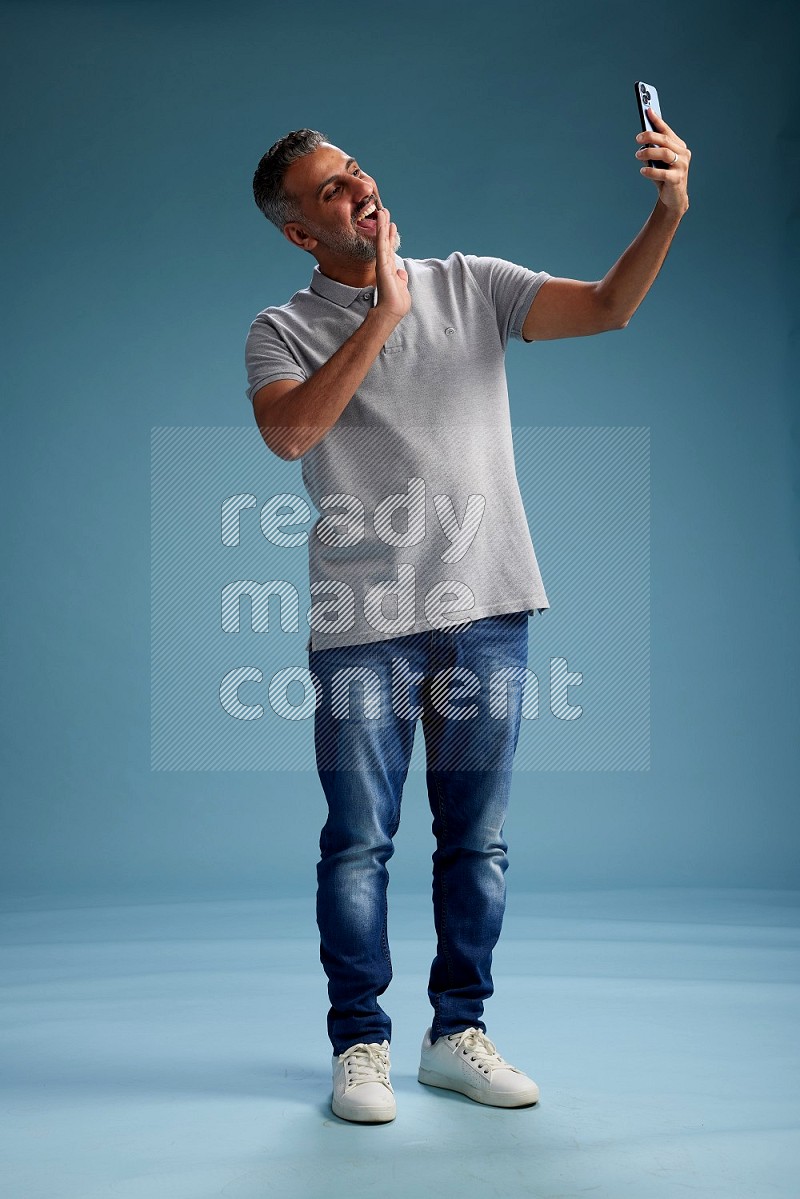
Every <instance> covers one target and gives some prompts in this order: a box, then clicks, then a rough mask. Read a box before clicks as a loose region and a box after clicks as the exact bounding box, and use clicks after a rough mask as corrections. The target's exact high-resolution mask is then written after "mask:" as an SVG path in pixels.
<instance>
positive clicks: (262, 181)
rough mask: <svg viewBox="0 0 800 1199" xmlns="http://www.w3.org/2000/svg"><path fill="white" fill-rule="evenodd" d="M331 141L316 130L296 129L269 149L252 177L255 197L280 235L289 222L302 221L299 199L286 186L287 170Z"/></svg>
mask: <svg viewBox="0 0 800 1199" xmlns="http://www.w3.org/2000/svg"><path fill="white" fill-rule="evenodd" d="M327 140H328V138H327V137H326V136H325V134H324V133H319V132H318V130H316V129H295V130H293V132H292V133H287V134H286V136H285V137H282V138H280V139H279V140H278V141H277V142H275V145H274V146H270V148H269V150H267V152H266V154H265V155H264V157H263V158H262V159H261V161H260V162H259V164H258V166H257V167H256V172H255V174H254V175H253V197H254V198H255V202H256V204H257V205H258V207H259V208H260V210H261V211H262V212H263V213H264V216H265V217H266V218H267V220H268V221H272V223H273V225H275V226H276V227H277V228H278V229H279V230H280V231H281V233H283V226H284V225H285V224H286V223H287V221H300V220H302V216H301V213H300V210H299V205H298V200H297V197H296V196H293V195H292V194H291V192H287V191H286V190H285V188H284V186H283V180H284V177H285V175H286V171H287V169H288V168H289V167H290V166H291V164H292V163H293V162H296V161H297V159H298V158H304V157H305V155H306V154H311V153H312V152H313V151H314V150H316V148H317V146H319V145H321V144H322V142H327Z"/></svg>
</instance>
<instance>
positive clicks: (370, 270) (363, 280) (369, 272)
mask: <svg viewBox="0 0 800 1199" xmlns="http://www.w3.org/2000/svg"><path fill="white" fill-rule="evenodd" d="M317 263H318V265H319V269H320V271H321V272H322V274H323V275H325V276H326V277H327V278H328V279H333V280H334V281H335V282H336V283H345V284H346V285H347V286H348V287H374V286H375V281H376V274H375V262H374V260H373V261H372V262H342V260H341V259H329V258H326V259H324V260H323V259H317Z"/></svg>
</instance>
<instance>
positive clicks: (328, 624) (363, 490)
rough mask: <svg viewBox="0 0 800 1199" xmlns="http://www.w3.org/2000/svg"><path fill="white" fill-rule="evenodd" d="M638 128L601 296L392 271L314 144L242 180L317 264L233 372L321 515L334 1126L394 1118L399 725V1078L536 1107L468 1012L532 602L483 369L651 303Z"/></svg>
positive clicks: (409, 263)
mask: <svg viewBox="0 0 800 1199" xmlns="http://www.w3.org/2000/svg"><path fill="white" fill-rule="evenodd" d="M649 115H650V119H651V121H652V124H653V126H654V129H655V132H654V133H649V134H648V135H647V139H646V140H647V142H648V143H649V146H648V148H647V149H646V150H642V149H639V150H637V151H636V153H637V156H638V157H639V159H640V161H641V160H642V159H646V160H648V161H657V162H658V163H659V166H658V167H649V166H648V167H644V168H642V174H644V175H645V177H646V178H649V179H651V180H652V181H653V182H654V184H655V185H656V187H657V188H658V191H659V197H658V201H657V203H656V206H655V209H654V210H653V212H652V214H651V215H650V217H649V219H648V220H647V222H646V224H645V225H644V227H643V228H642V230H641V232H640V233H639V234H638V236H637V238H636V240H635V241H634V242H633V243H632V244H631V245H630V246H629V247H628V249H627V250H626V251H625V252H624V254H623V255H622V256H621V258H620V259H619V260H618V262H616V263H615V265H614V266H613V267H612V268H611V270H610V271H609V272H608V273H607V275H606V276H605V277H604V278H603V279H602V280H600V281H597V282H583V281H581V280H576V279H564V278H556V277H553V276H552V275H550V274H548V273H547V272H546V271H538V272H537V271H532V270H529V269H528V268H526V267H522V266H518V265H516V264H514V263H509V262H506V261H504V260H502V259H497V258H481V257H476V256H474V255H468V254H462V253H460V252H454V253H453V254H451V255H450V257H449V258H447V259H446V260H439V259H410V258H405V259H404V258H401V257H400V256H399V254H397V250H398V248H399V246H400V235H399V232H398V230H397V226H396V225H395V224H394V222H392V221H391V219H390V216H391V214H390V212H389V210H388V209H387V208H386V207H385V206H384V205H383V203H382V200H381V196H380V192H379V189H378V186H377V183H376V182H375V180H374V179H373V178H371V177H370V176H369V175H368V174H367V173H366V172H365V171H364V170H363V169H362V167H361V166H360V164H359V163H358V162H357V161H356V160H355V159H354V158H352V157H350V156H349V155H348V154H346V153H345V152H344V151H343V150H341V149H339V148H338V147H337V146H335V145H333V144H332V143H330V142H329V141H328V140H327V138H326V137H325V136H324V135H323V134H321V133H318V132H317V131H315V130H309V129H301V130H296V131H294V132H292V133H289V134H287V135H286V136H285V137H283V138H281V139H280V141H278V142H276V143H275V144H274V145H273V146H272V147H271V149H270V150H269V151H268V152H267V153H266V154H265V155H264V157H263V158H262V159H261V161H260V163H259V165H258V168H257V170H256V172H255V176H254V179H253V191H254V196H255V200H256V203H257V205H258V207H259V209H260V210H261V211H262V212H263V213H264V215H265V216H266V217H267V218H268V219H269V220H270V221H272V222H273V223H274V224H275V225H276V227H277V228H278V229H279V230H280V231H281V232H282V233H283V235H284V236H285V237H286V238H287V239H288V240H289V241H290V242H291V243H292V244H293V245H295V246H298V247H299V248H301V249H303V250H305V251H307V252H308V253H309V254H311V255H312V257H313V258H314V259H316V266H315V267H314V271H313V275H312V279H311V282H310V286H309V287H308V288H306V289H304V290H303V291H300V292H297V293H295V295H294V296H293V297H292V299H291V300H290V301H289V302H288V303H287V304H284V305H282V306H280V307H271V308H267V309H265V310H264V311H263V312H261V313H259V315H258V316H257V317H256V318H255V320H254V321H253V323H252V325H251V327H250V332H249V334H248V337H247V345H246V365H247V371H248V381H249V387H248V396H249V398H250V399H251V400H252V402H253V408H254V413H255V417H256V421H257V422H258V425H259V428H260V430H261V433H262V436H263V438H264V440H265V442H266V444H267V446H268V447H269V448H270V449H271V450H272V451H273V452H274V453H276V454H277V455H278V456H279V457H281V458H284V459H287V460H296V459H300V460H301V463H302V472H303V479H304V482H305V485H306V488H307V490H308V492H309V495H310V496H311V498H312V500H313V502H314V504H315V506H316V507H317V509H318V511H319V513H320V515H319V518H318V520H317V521H316V522H315V526H314V530H313V531H312V534H311V535H310V537H309V572H310V586H311V592H312V595H313V596H314V597H315V602H314V603H312V606H311V609H310V610H309V624H310V627H311V635H310V637H309V641H308V644H307V646H306V649H307V651H308V655H309V672H310V675H311V678H312V680H313V683H314V687H315V689H316V691H317V696H316V698H317V707H316V710H315V726H314V738H315V752H316V761H317V769H318V772H319V777H320V781H321V783H322V786H323V790H324V792H325V796H326V799H327V804H328V818H327V821H326V823H325V826H324V828H323V829H322V833H321V836H320V861H319V863H318V866H317V921H318V925H319V930H320V960H321V962H322V964H323V967H324V969H325V973H326V975H327V978H328V994H329V998H330V1002H331V1007H330V1010H329V1012H328V1034H329V1037H330V1041H331V1045H332V1048H333V1055H332V1067H333V1098H332V1108H333V1111H334V1112H335V1113H336V1114H337V1115H338V1116H340V1117H342V1118H344V1119H346V1120H352V1121H357V1122H363V1123H368V1122H375V1123H382V1122H386V1121H389V1120H392V1119H394V1117H395V1114H396V1106H395V1097H394V1093H393V1090H392V1085H391V1080H390V1058H389V1050H390V1041H391V1021H390V1019H389V1017H388V1015H387V1014H386V1013H385V1012H384V1011H383V1009H382V1008H381V1006H380V1005H379V1003H378V998H379V996H380V995H382V994H383V992H384V991H385V990H386V988H387V987H388V985H389V982H390V980H391V977H392V968H391V958H390V954H389V944H388V937H387V884H388V872H387V869H386V863H387V861H388V859H389V858H390V857H391V855H392V852H393V837H394V835H395V833H396V831H397V828H398V826H399V821H400V799H401V794H402V790H403V785H404V782H405V779H406V774H407V770H408V765H409V760H410V756H411V751H412V747H413V738H414V731H415V727H416V723H417V720H418V719H421V721H422V726H423V732H424V737H425V749H426V766H427V771H426V782H427V789H428V797H429V801H430V806H431V812H432V815H433V833H434V836H435V839H436V850H435V852H434V854H433V909H434V923H435V928H436V934H437V951H436V957H435V958H434V960H433V963H432V966H431V972H430V980H429V987H428V995H429V998H430V1002H431V1005H432V1007H433V1013H434V1014H433V1020H432V1023H431V1027H430V1028H429V1029H428V1030H427V1032H426V1033H425V1035H424V1038H423V1043H422V1051H421V1061H420V1069H419V1074H418V1078H419V1080H420V1082H423V1083H426V1084H429V1085H431V1086H434V1087H440V1088H444V1089H450V1090H455V1091H459V1092H461V1093H462V1094H465V1095H467V1096H468V1097H469V1098H471V1099H473V1100H475V1101H477V1102H480V1103H486V1104H490V1105H493V1106H497V1107H520V1106H525V1105H528V1104H532V1103H535V1102H536V1101H537V1099H538V1096H539V1090H538V1087H537V1085H536V1083H535V1082H533V1081H532V1080H531V1079H530V1078H528V1077H527V1076H526V1075H525V1074H524V1073H523V1072H522V1071H521V1070H519V1069H518V1068H517V1067H514V1066H512V1065H511V1064H510V1063H509V1062H507V1061H506V1060H505V1059H504V1058H502V1057H501V1056H500V1054H499V1053H498V1052H497V1049H496V1047H495V1045H494V1044H493V1043H492V1041H490V1040H489V1038H488V1036H487V1032H486V1025H485V1024H484V1022H483V1020H482V1015H483V1004H484V1000H485V999H487V998H488V997H489V996H490V995H491V994H492V993H493V983H492V977H491V961H492V950H493V948H494V946H495V944H496V943H497V940H498V938H499V935H500V930H501V925H502V918H503V912H504V908H505V885H504V875H505V871H506V868H507V865H508V859H507V856H506V850H507V848H508V846H507V844H506V842H505V841H504V839H503V822H504V818H505V814H506V809H507V803H508V796H509V790H510V783H511V767H512V761H513V756H514V752H515V749H516V745H517V738H518V733H519V727H520V717H521V714H522V710H523V696H524V681H525V675H526V673H527V671H526V665H527V650H528V615H529V614H533V612H534V611H536V610H538V611H539V612H542V611H543V610H544V609H545V608H547V607H549V604H548V600H547V596H546V594H545V591H544V587H543V584H542V580H541V576H540V574H539V568H538V564H537V562H536V556H535V553H534V551H533V545H532V542H531V539H530V533H529V530H528V527H527V522H526V518H525V513H524V509H523V506H522V501H521V497H520V493H519V487H518V484H517V479H516V473H515V468H514V459H513V447H512V442H511V429H510V422H509V409H508V394H507V390H506V380H505V370H504V355H505V350H506V346H507V343H508V339H509V338H510V337H513V338H515V339H518V340H519V339H521V340H524V341H526V342H530V341H543V340H549V339H553V338H559V337H578V336H587V335H590V334H594V333H601V332H605V331H608V330H612V329H622V328H624V327H625V326H626V325H627V324H628V322H629V320H630V318H631V316H632V315H633V313H634V312H635V311H636V309H637V308H638V306H639V304H640V303H641V301H642V299H643V297H644V296H645V295H646V293H647V291H648V289H649V288H650V286H651V284H652V283H653V280H654V279H655V277H656V275H657V274H658V271H659V269H660V267H661V264H662V263H663V261H664V258H665V256H666V254H667V250H668V248H669V245H670V243H671V240H672V237H673V235H674V233H675V230H676V229H677V227H678V224H679V222H680V220H681V218H682V216H683V214H684V213H685V212H686V210H687V209H688V206H689V203H688V196H687V177H688V168H689V160H690V157H691V154H690V151H689V150H688V148H687V147H686V144H685V142H683V141H682V140H681V139H680V138H679V137H678V136H677V134H675V133H674V131H673V130H672V129H670V128H669V126H668V125H666V123H665V122H664V121H662V120H661V118H660V117H658V116H657V115H656V114H655V113H653V112H652V111H650V112H649ZM638 140H639V142H640V143H641V142H644V141H645V138H644V137H643V136H640V137H639V138H638ZM650 146H652V147H653V148H650ZM662 164H663V165H662ZM425 204H426V205H427V206H428V208H429V210H430V211H431V212H436V211H438V210H441V208H442V207H443V205H442V202H441V198H438V197H431V196H429V195H426V197H425ZM387 492H388V494H387ZM398 517H400V520H399V522H398V520H397V518H398ZM398 526H400V527H398ZM316 597H321V598H320V599H319V601H317V599H316ZM387 600H388V601H389V611H387ZM353 682H356V683H357V684H358V687H359V688H360V689H361V691H360V694H361V700H360V701H359V700H358V699H356V698H355V697H354V695H353V694H351V692H352V691H353V689H352V687H351V684H352V683H353ZM356 691H358V688H357V689H356Z"/></svg>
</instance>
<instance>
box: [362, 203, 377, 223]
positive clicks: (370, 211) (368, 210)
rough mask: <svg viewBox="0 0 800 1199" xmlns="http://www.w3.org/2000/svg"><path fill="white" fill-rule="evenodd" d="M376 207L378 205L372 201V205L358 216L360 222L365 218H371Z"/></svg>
mask: <svg viewBox="0 0 800 1199" xmlns="http://www.w3.org/2000/svg"><path fill="white" fill-rule="evenodd" d="M376 207H377V205H376V203H375V201H374V200H371V201H370V203H369V204H368V205H367V207H366V208H365V209H363V211H362V212H360V213H359V214H358V220H359V221H363V220H364V217H367V216H371V214H372V213H373V212H374V211H375V209H376Z"/></svg>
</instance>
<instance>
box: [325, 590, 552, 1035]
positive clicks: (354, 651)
mask: <svg viewBox="0 0 800 1199" xmlns="http://www.w3.org/2000/svg"><path fill="white" fill-rule="evenodd" d="M527 661H528V614H527V612H513V613H510V614H507V615H502V616H489V617H484V618H483V619H479V620H475V621H473V622H472V623H471V624H470V625H469V627H466V628H465V626H464V625H460V626H452V627H451V628H449V629H440V630H434V631H432V632H425V633H413V634H410V635H408V636H404V637H393V638H391V639H388V640H385V641H377V642H370V643H368V644H365V645H356V646H344V647H341V648H335V649H325V650H309V670H310V671H311V672H312V674H313V675H315V676H316V679H317V680H318V683H319V684H321V688H320V687H317V691H318V696H319V700H318V706H317V709H316V713H315V719H314V741H315V750H316V760H317V769H318V772H319V777H320V781H321V783H322V787H323V790H324V792H325V796H326V799H327V802H328V818H327V821H326V823H325V825H324V827H323V829H322V832H321V835H320V861H319V863H318V865H317V923H318V926H319V932H320V961H321V963H322V966H323V969H324V971H325V974H326V975H327V978H328V997H329V999H330V1003H331V1007H330V1010H329V1012H328V1018H327V1022H328V1035H329V1037H330V1041H331V1044H332V1046H333V1050H334V1052H335V1053H343V1052H344V1050H345V1049H347V1048H349V1047H350V1046H351V1045H354V1044H356V1043H357V1042H359V1041H365V1042H371V1041H378V1042H380V1041H383V1040H384V1039H385V1040H388V1041H391V1032H392V1024H391V1020H390V1018H389V1016H388V1015H387V1014H386V1012H385V1011H383V1009H382V1008H381V1006H380V1004H379V1003H378V997H379V996H380V995H382V994H383V993H384V991H385V990H386V988H387V987H388V986H389V983H390V981H391V978H392V961H391V956H390V953H389V942H388V937H387V886H388V882H389V873H388V870H387V868H386V863H387V862H388V860H389V858H391V856H392V854H393V852H394V844H393V838H394V835H395V833H396V832H397V829H398V827H399V824H400V799H401V795H402V791H403V785H404V783H405V780H406V775H407V773H408V765H409V760H410V758H411V750H412V746H413V743H414V732H415V729H416V724H417V720H418V719H421V720H422V727H423V732H424V736H425V753H426V781H427V791H428V799H429V802H430V807H431V812H432V815H433V834H434V837H435V838H436V849H435V851H434V853H433V915H434V926H435V929H436V937H437V945H436V956H435V958H434V959H433V963H432V965H431V971H430V980H429V985H428V996H429V999H430V1002H431V1005H432V1007H433V1021H432V1031H431V1035H432V1037H433V1038H434V1039H436V1037H440V1036H444V1035H446V1034H448V1033H451V1032H458V1031H459V1030H461V1029H464V1028H468V1027H470V1026H474V1027H477V1028H480V1029H482V1030H483V1031H484V1032H485V1031H486V1026H485V1024H484V1023H483V1021H482V1019H481V1017H482V1015H483V1004H484V1000H485V999H487V998H488V997H489V996H490V995H491V994H492V992H493V990H494V987H493V983H492V976H491V964H492V950H493V949H494V946H495V945H496V944H497V940H498V938H499V936H500V930H501V927H502V922H503V914H504V912H505V903H506V889H505V872H506V869H507V867H508V858H507V856H506V851H507V849H508V845H507V844H506V842H505V840H504V839H503V824H504V821H505V816H506V810H507V806H508V798H509V790H510V786H511V768H512V762H513V758H514V752H515V750H516V747H517V740H518V737H519V727H520V716H521V708H522V698H523V695H524V672H525V667H526V666H527ZM509 668H510V669H509ZM343 670H344V671H348V670H349V678H348V681H345V680H344V679H343V676H342V675H341V674H340V675H339V679H338V683H337V680H336V679H335V677H334V676H336V675H337V673H338V672H340V671H343ZM442 672H444V673H442ZM470 672H471V673H470ZM497 672H503V673H502V674H501V675H500V676H499V677H498V674H497ZM493 676H494V682H492V677H493ZM348 699H349V709H348V708H347V707H346V706H345V705H346V704H347V703H348Z"/></svg>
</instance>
